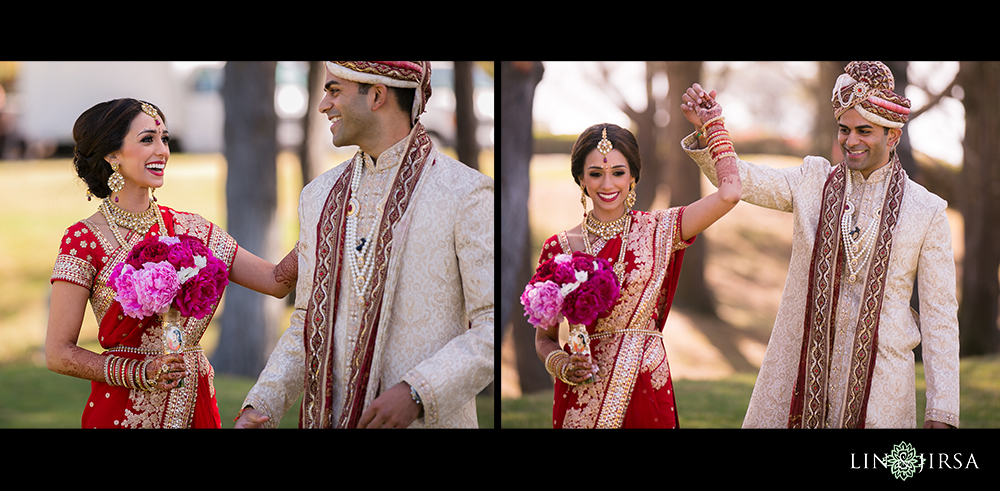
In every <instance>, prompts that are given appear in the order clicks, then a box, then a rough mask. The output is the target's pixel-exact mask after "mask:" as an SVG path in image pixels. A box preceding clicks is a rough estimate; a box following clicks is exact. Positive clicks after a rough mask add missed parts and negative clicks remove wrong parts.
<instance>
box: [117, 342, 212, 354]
mask: <svg viewBox="0 0 1000 491" xmlns="http://www.w3.org/2000/svg"><path fill="white" fill-rule="evenodd" d="M202 351H204V349H203V348H202V347H201V345H197V344H196V345H194V346H185V347H183V348H181V352H182V353H200V352H202ZM107 352H108V353H133V354H137V355H162V354H164V353H163V351H162V350H160V351H158V350H152V349H142V348H133V347H131V346H114V347H111V348H108V349H107Z"/></svg>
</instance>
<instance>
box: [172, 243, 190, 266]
mask: <svg viewBox="0 0 1000 491" xmlns="http://www.w3.org/2000/svg"><path fill="white" fill-rule="evenodd" d="M167 261H169V262H170V264H172V265H173V266H174V268H177V269H178V270H180V269H181V268H191V267H194V254H193V253H191V247H189V246H188V245H187V244H184V243H182V242H178V243H177V244H174V245H172V246H170V250H169V251H167Z"/></svg>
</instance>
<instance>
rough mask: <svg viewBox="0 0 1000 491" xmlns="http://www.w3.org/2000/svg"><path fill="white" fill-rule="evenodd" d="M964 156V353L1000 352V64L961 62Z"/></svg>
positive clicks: (961, 314) (961, 320)
mask: <svg viewBox="0 0 1000 491" xmlns="http://www.w3.org/2000/svg"><path fill="white" fill-rule="evenodd" d="M960 67H961V68H960V69H959V75H958V77H959V84H960V85H961V86H962V88H963V89H964V93H965V96H964V99H963V101H962V103H963V104H964V105H965V143H964V145H963V150H964V153H965V160H964V162H963V164H962V177H961V181H962V183H963V192H962V193H961V195H960V196H961V197H962V198H961V203H960V206H961V210H962V215H963V218H964V219H965V258H964V260H963V267H962V300H961V304H960V305H959V315H958V323H959V325H960V326H962V328H961V329H960V332H961V335H960V336H961V350H960V351H961V354H962V356H976V355H984V354H992V353H997V352H1000V331H998V330H997V310H998V308H997V307H998V298H1000V283H998V280H997V270H998V268H1000V247H998V246H997V244H1000V228H997V223H1000V206H998V205H997V203H1000V165H997V164H996V162H994V160H995V159H996V156H997V155H1000V141H998V140H997V138H996V135H997V134H998V133H1000V125H998V124H997V119H996V115H997V113H998V112H1000V63H997V62H962V63H961V65H960Z"/></svg>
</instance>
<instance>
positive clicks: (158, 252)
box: [139, 240, 170, 264]
mask: <svg viewBox="0 0 1000 491" xmlns="http://www.w3.org/2000/svg"><path fill="white" fill-rule="evenodd" d="M169 249H170V246H168V245H167V244H164V243H163V242H160V241H159V240H156V241H153V242H150V243H149V244H147V245H146V247H144V248H143V249H142V251H141V252H140V253H139V260H140V261H142V263H143V264H146V263H159V262H162V261H166V260H167V251H168V250H169Z"/></svg>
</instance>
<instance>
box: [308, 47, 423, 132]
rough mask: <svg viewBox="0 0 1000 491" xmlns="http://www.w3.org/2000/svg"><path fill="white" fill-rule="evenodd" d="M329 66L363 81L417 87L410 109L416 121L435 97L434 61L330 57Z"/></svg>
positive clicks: (336, 71)
mask: <svg viewBox="0 0 1000 491" xmlns="http://www.w3.org/2000/svg"><path fill="white" fill-rule="evenodd" d="M326 67H327V69H328V70H330V73H332V74H334V75H335V76H337V77H340V78H343V79H346V80H350V81H352V82H357V83H362V84H384V85H387V86H389V87H399V88H403V89H417V90H416V91H415V92H416V94H415V96H414V97H413V108H412V110H411V111H410V122H411V123H416V122H417V120H418V119H419V118H420V115H421V114H422V113H423V112H424V110H425V109H426V108H427V99H429V98H430V97H431V62H429V61H328V62H326Z"/></svg>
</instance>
